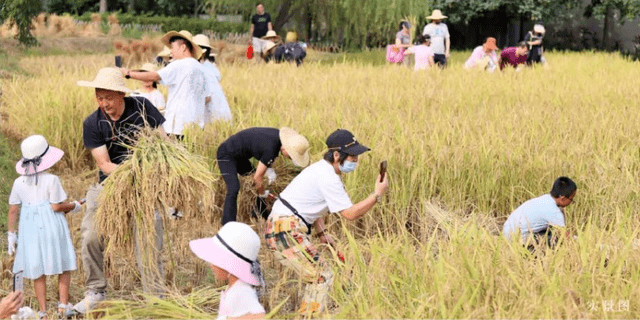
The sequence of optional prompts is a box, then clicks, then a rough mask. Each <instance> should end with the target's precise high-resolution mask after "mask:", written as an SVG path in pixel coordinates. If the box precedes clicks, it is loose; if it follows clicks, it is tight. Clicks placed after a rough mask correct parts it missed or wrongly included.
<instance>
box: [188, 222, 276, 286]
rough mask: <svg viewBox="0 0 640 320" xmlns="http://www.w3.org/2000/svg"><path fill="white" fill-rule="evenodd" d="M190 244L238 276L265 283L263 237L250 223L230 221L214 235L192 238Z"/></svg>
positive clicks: (255, 284) (201, 253)
mask: <svg viewBox="0 0 640 320" xmlns="http://www.w3.org/2000/svg"><path fill="white" fill-rule="evenodd" d="M189 247H190V248H191V251H193V253H194V254H195V255H196V256H198V258H200V259H202V260H204V261H207V262H209V263H211V264H213V265H215V266H216V267H218V268H220V269H223V270H225V271H227V272H229V273H231V274H232V275H234V276H236V277H238V279H240V280H242V281H244V282H246V283H248V284H250V285H254V286H259V285H261V284H262V281H263V280H262V272H261V269H260V263H259V262H258V252H259V251H260V237H259V236H258V234H256V232H255V231H253V229H252V228H251V227H250V226H248V225H246V224H244V223H241V222H235V221H231V222H228V223H226V224H225V225H224V226H222V228H221V229H220V231H218V234H216V235H215V236H214V237H212V238H204V239H197V240H192V241H190V242H189Z"/></svg>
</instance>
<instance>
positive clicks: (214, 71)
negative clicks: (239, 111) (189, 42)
mask: <svg viewBox="0 0 640 320" xmlns="http://www.w3.org/2000/svg"><path fill="white" fill-rule="evenodd" d="M193 42H195V43H196V44H197V45H198V46H200V48H201V49H202V52H203V53H202V56H201V57H200V63H202V66H203V67H204V69H205V71H206V75H207V78H208V80H207V81H208V82H209V87H210V88H211V92H210V94H211V100H210V101H209V102H207V105H206V111H205V112H206V115H207V122H214V121H217V120H224V121H231V120H232V119H233V117H232V115H231V109H230V108H229V102H227V97H225V96H224V92H223V91H222V86H220V78H221V76H220V71H218V68H217V67H216V65H215V64H213V63H211V61H209V55H210V54H211V43H210V42H209V37H207V36H206V35H204V34H199V35H196V36H195V37H193Z"/></svg>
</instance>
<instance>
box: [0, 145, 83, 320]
mask: <svg viewBox="0 0 640 320" xmlns="http://www.w3.org/2000/svg"><path fill="white" fill-rule="evenodd" d="M21 149H22V159H20V161H18V163H16V171H17V172H18V173H19V174H20V175H21V176H20V177H19V178H17V179H16V180H15V181H14V182H13V188H12V189H11V195H10V196H9V214H8V224H9V232H8V233H7V238H8V243H9V248H8V250H9V254H10V255H13V254H14V253H15V255H16V257H15V261H14V263H13V273H14V274H15V273H18V272H22V275H23V277H24V278H27V279H32V280H35V281H34V282H35V292H36V298H37V299H38V304H39V306H40V311H39V312H38V317H39V318H40V319H43V318H46V317H47V312H46V310H47V309H46V284H47V281H46V276H51V275H58V290H59V291H60V302H59V304H58V313H63V312H66V311H67V310H69V309H70V308H71V307H72V305H71V304H70V303H69V301H68V299H69V285H70V282H71V274H70V272H71V271H73V270H76V269H77V266H76V254H75V252H74V248H73V243H72V242H71V235H70V233H69V226H68V225H67V219H66V217H65V214H66V213H68V212H78V211H80V208H81V206H82V204H81V203H80V202H78V201H73V202H65V200H66V199H67V194H66V193H65V192H64V189H63V188H62V184H61V183H60V178H58V176H56V175H53V174H50V173H48V172H46V170H47V169H49V168H51V167H52V166H53V165H54V164H55V163H56V162H58V161H59V160H60V159H61V158H62V156H63V155H64V152H62V150H60V149H58V148H54V147H52V146H50V145H49V144H48V143H47V140H46V139H45V138H44V137H43V136H40V135H34V136H30V137H28V138H26V139H24V141H22V145H21ZM18 214H20V222H19V224H18V233H16V228H15V226H16V220H17V219H18ZM18 236H19V237H18ZM16 246H17V248H16Z"/></svg>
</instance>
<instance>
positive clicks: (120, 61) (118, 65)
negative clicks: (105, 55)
mask: <svg viewBox="0 0 640 320" xmlns="http://www.w3.org/2000/svg"><path fill="white" fill-rule="evenodd" d="M116 67H118V68H122V56H116Z"/></svg>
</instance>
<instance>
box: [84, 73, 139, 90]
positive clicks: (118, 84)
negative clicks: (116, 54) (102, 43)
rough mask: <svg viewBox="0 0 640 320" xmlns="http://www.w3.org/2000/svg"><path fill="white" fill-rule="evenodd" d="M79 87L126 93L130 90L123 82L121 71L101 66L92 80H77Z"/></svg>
mask: <svg viewBox="0 0 640 320" xmlns="http://www.w3.org/2000/svg"><path fill="white" fill-rule="evenodd" d="M78 85H79V86H81V87H88V88H98V89H104V90H110V91H118V92H124V93H128V92H131V90H130V89H129V88H127V86H126V85H125V84H124V76H122V72H121V71H120V70H118V69H116V68H102V69H100V71H98V74H97V75H96V78H95V79H94V80H93V81H84V80H81V81H78Z"/></svg>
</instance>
